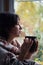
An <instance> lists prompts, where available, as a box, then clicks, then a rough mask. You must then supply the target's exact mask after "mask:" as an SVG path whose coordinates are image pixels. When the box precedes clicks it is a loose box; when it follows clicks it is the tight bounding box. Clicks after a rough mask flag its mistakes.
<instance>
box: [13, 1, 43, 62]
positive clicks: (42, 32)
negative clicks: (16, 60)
mask: <svg viewBox="0 0 43 65" xmlns="http://www.w3.org/2000/svg"><path fill="white" fill-rule="evenodd" d="M14 9H15V13H17V14H18V15H19V16H20V18H21V21H20V23H21V24H22V26H23V32H24V33H25V35H34V36H37V38H38V40H39V52H38V55H37V56H36V57H37V58H34V60H35V61H40V62H42V61H43V45H42V44H43V0H28V1H27V0H15V2H14Z"/></svg>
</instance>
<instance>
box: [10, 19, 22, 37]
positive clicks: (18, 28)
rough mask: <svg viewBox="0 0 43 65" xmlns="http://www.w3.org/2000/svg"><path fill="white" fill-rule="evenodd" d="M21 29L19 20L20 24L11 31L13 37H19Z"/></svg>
mask: <svg viewBox="0 0 43 65" xmlns="http://www.w3.org/2000/svg"><path fill="white" fill-rule="evenodd" d="M21 29H22V27H21V25H20V24H19V20H18V23H17V24H16V25H15V26H14V27H13V28H12V30H11V35H12V36H15V37H18V36H19V35H20V33H21Z"/></svg>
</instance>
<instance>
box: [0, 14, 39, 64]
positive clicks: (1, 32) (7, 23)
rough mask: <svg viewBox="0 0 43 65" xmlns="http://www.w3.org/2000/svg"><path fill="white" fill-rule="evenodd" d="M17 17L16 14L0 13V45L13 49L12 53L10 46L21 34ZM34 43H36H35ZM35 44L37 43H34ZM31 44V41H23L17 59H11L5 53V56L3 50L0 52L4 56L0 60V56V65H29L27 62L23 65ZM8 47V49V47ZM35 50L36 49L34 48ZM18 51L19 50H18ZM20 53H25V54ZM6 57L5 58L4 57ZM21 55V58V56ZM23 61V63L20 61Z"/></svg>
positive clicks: (9, 54)
mask: <svg viewBox="0 0 43 65" xmlns="http://www.w3.org/2000/svg"><path fill="white" fill-rule="evenodd" d="M19 21H20V19H19V16H18V15H16V14H10V13H0V45H2V46H3V45H4V46H5V47H6V48H9V49H10V50H11V48H12V49H13V51H12V52H14V51H15V49H14V47H13V46H12V45H11V44H10V43H11V42H12V40H13V38H14V37H18V36H19V35H20V32H21V29H22V28H21V26H20V24H19ZM35 42H36V41H35ZM36 43H37V42H36ZM32 44H33V42H32V39H31V41H30V40H29V39H27V38H26V39H25V40H24V43H23V45H22V47H21V51H20V55H19V57H17V58H13V57H12V55H11V53H9V52H7V53H6V54H7V55H6V54H5V52H4V51H5V50H6V49H5V48H4V49H5V50H4V51H3V50H1V49H0V50H1V53H2V52H4V54H3V53H2V55H3V56H4V57H3V58H1V55H0V58H1V59H2V60H1V59H0V65H29V64H30V63H29V62H26V63H28V64H26V63H24V59H27V55H28V53H27V52H29V50H28V49H29V48H30V47H31V45H32ZM8 46H9V47H8ZM36 48H37V47H36ZM18 51H19V50H18ZM22 51H26V52H25V53H24V52H23V53H22ZM5 55H6V56H5ZM22 55H23V56H22ZM3 60H4V61H3ZM22 60H23V61H22ZM37 65H38V64H37Z"/></svg>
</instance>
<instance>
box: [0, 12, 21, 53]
mask: <svg viewBox="0 0 43 65" xmlns="http://www.w3.org/2000/svg"><path fill="white" fill-rule="evenodd" d="M19 21H20V18H19V16H18V15H16V14H15V15H14V14H10V13H0V41H1V42H2V43H0V44H1V45H4V47H5V48H6V49H7V50H9V51H11V52H13V53H15V54H19V53H20V50H19V48H18V47H16V46H13V45H11V42H12V39H13V38H14V37H18V36H19V35H20V32H21V29H22V28H21V26H20V24H19Z"/></svg>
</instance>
